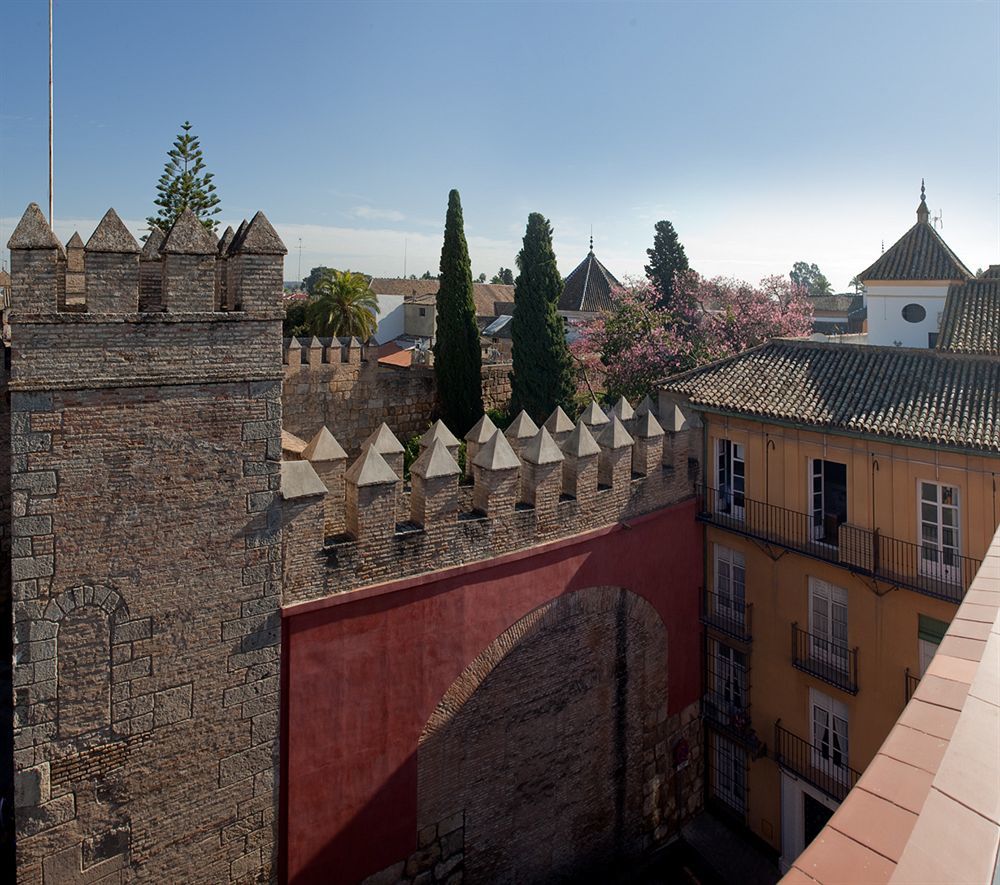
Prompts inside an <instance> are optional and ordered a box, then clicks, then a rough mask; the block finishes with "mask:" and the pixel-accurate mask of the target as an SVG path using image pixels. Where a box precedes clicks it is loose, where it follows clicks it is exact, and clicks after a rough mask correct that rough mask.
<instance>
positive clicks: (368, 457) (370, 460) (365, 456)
mask: <svg viewBox="0 0 1000 885" xmlns="http://www.w3.org/2000/svg"><path fill="white" fill-rule="evenodd" d="M344 476H345V477H346V478H347V479H348V480H349V481H350V482H352V483H354V485H356V486H358V487H359V488H360V487H362V486H381V485H388V484H389V483H393V482H398V480H399V477H398V476H396V474H395V473H393V470H392V468H391V467H390V466H389V465H388V464H386V463H385V458H383V457H382V456H381V455H380V454H379V453H378V451H377V450H376V449H375V447H374V446H366V447H365V450H364V451H363V452H362V453H361V457H360V458H358V460H357V461H355V462H354V463H353V464H352V465H351V466H350V467H349V468H348V470H347V473H345V474H344Z"/></svg>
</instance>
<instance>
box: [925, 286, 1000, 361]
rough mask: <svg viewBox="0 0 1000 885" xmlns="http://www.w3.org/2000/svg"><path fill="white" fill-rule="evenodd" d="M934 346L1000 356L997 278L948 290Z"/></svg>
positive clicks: (999, 290) (999, 310) (956, 351)
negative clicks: (936, 341)
mask: <svg viewBox="0 0 1000 885" xmlns="http://www.w3.org/2000/svg"><path fill="white" fill-rule="evenodd" d="M937 346H938V349H939V350H948V351H951V352H952V353H988V354H992V355H993V356H1000V275H998V276H997V277H996V278H991V279H983V278H978V279H974V280H969V282H967V283H963V284H962V285H951V286H949V287H948V298H947V300H946V301H945V305H944V316H943V317H942V318H941V332H940V334H939V335H938V345H937Z"/></svg>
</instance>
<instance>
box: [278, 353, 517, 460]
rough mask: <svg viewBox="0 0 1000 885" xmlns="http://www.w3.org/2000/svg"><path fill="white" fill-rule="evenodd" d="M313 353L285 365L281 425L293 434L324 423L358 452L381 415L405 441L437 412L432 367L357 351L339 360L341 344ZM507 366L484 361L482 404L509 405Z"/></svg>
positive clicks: (306, 434)
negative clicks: (387, 361) (393, 363)
mask: <svg viewBox="0 0 1000 885" xmlns="http://www.w3.org/2000/svg"><path fill="white" fill-rule="evenodd" d="M306 354H307V357H311V356H312V353H311V352H309V351H306ZM316 356H317V359H321V360H323V362H316V363H313V364H309V363H304V364H302V365H286V366H285V370H284V371H285V383H284V387H283V389H282V402H283V409H282V412H283V421H284V429H285V430H288V431H289V432H291V433H294V434H295V435H296V436H300V437H305V438H308V437H310V436H312V434H313V433H315V432H316V429H317V428H318V427H321V426H323V425H326V426H327V427H329V428H331V429H332V430H333V432H334V434H335V435H336V437H337V441H338V442H339V443H340V444H341V445H342V446H343V447H344V448H345V449H346V450H347V451H348V452H350V453H351V454H357V452H358V451H359V449H360V446H361V443H362V442H363V441H364V440H365V439H366V438H367V437H368V436H369V435H370V434H371V433H372V431H374V430H375V429H376V428H377V427H378V426H379V424H381V423H382V422H383V421H384V422H385V423H386V424H388V425H389V427H390V428H391V429H392V431H393V433H395V434H396V436H397V437H398V438H399V439H401V440H403V441H404V442H405V441H406V440H408V439H410V437H412V436H414V435H415V434H421V433H423V432H424V431H425V430H426V429H427V428H428V426H429V425H430V424H431V422H432V421H433V420H434V419H435V418H437V411H438V407H437V387H436V383H435V378H434V369H433V368H431V367H429V366H410V367H409V368H390V367H387V366H380V365H379V364H378V362H377V361H376V360H375V358H374V356H369V355H368V354H365V358H362V357H361V353H360V351H358V352H357V354H356V356H354V357H353V361H352V362H347V361H342V360H343V359H344V358H345V356H346V354H344V352H343V350H342V348H341V347H340V346H339V345H334V346H333V347H329V346H327V347H324V348H322V350H321V351H318V352H317V355H316ZM286 359H287V356H286ZM293 362H294V361H293ZM509 372H510V366H509V365H486V366H483V404H484V407H485V408H486V409H505V408H506V407H507V404H508V403H509V402H510V379H509V377H508V375H509Z"/></svg>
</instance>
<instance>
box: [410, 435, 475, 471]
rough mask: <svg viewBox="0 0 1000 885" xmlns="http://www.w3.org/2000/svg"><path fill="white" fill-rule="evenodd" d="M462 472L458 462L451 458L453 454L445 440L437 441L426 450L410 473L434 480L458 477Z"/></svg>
mask: <svg viewBox="0 0 1000 885" xmlns="http://www.w3.org/2000/svg"><path fill="white" fill-rule="evenodd" d="M461 472H462V471H461V470H460V469H459V467H458V462H457V461H456V460H455V459H454V458H452V457H451V452H449V451H448V447H447V446H446V445H445V443H444V441H443V440H440V439H435V440H434V441H433V442H432V443H431V444H430V446H428V447H427V448H426V449H424V452H423V454H422V455H421V456H420V457H419V458H417V460H416V461H414V462H413V466H412V467H411V468H410V473H415V474H416V475H417V476H422V477H423V478H424V479H433V478H434V477H437V476H458V474H460V473H461Z"/></svg>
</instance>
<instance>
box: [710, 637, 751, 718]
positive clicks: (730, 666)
mask: <svg viewBox="0 0 1000 885" xmlns="http://www.w3.org/2000/svg"><path fill="white" fill-rule="evenodd" d="M713 663H714V669H715V674H714V682H715V696H716V699H717V701H718V703H719V704H720V705H721V706H722V707H723V708H724V710H725V712H726V713H727V715H730V716H739V715H742V714H743V712H744V711H745V710H746V706H747V656H746V654H745V653H743V652H741V651H737V650H736V649H735V648H730V647H729V646H728V645H725V644H724V643H721V642H716V643H715V657H714V661H713Z"/></svg>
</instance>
